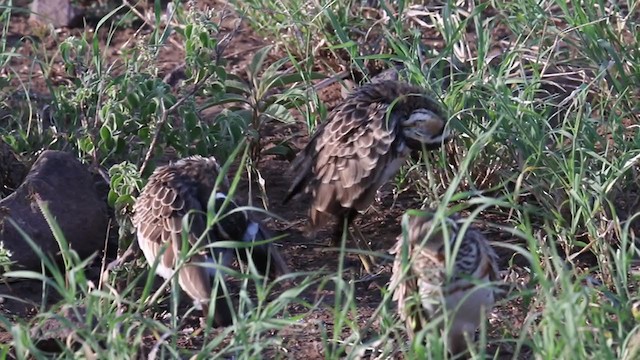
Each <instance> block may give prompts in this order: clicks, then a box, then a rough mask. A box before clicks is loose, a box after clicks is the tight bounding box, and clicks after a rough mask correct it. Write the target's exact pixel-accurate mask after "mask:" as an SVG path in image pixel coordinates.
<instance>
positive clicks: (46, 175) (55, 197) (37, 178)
mask: <svg viewBox="0 0 640 360" xmlns="http://www.w3.org/2000/svg"><path fill="white" fill-rule="evenodd" d="M38 200H41V201H43V202H45V203H47V204H48V208H49V211H50V212H51V214H52V215H53V217H54V218H55V220H56V222H57V223H58V225H59V226H60V228H61V229H62V233H63V234H64V236H65V239H66V240H67V242H68V243H69V246H70V247H71V248H72V249H73V250H75V251H76V252H77V253H78V255H79V256H80V257H81V258H86V257H88V256H90V255H92V254H93V253H95V252H97V251H100V250H102V249H103V248H104V243H105V237H106V233H107V226H108V213H107V205H106V204H105V202H104V201H103V200H101V199H100V197H99V195H98V193H97V191H96V189H95V186H94V181H93V178H92V175H91V174H90V173H89V171H88V170H87V169H86V168H85V167H84V166H83V165H82V164H81V163H80V162H79V161H78V160H77V159H76V158H75V157H73V156H72V155H71V154H68V153H65V152H61V151H52V150H47V151H44V152H43V153H42V154H41V155H40V157H39V158H38V159H37V160H36V162H35V163H34V164H33V167H32V168H31V171H30V172H29V174H28V175H27V177H26V179H25V181H24V183H23V184H22V185H20V187H19V188H18V189H17V190H16V191H15V192H14V193H13V194H11V195H10V196H8V197H7V198H5V199H3V200H1V201H0V241H3V242H4V247H5V249H7V250H9V251H11V253H12V257H11V260H12V261H13V262H14V264H13V265H12V266H11V269H12V270H17V269H28V270H35V271H40V269H41V265H40V258H39V257H38V256H37V255H36V253H35V252H34V251H33V249H32V248H31V247H30V246H29V244H28V243H27V242H26V241H25V239H24V238H23V237H22V235H21V234H20V233H19V232H18V230H17V229H16V228H15V227H14V226H13V224H11V223H10V222H9V221H8V219H12V220H13V221H15V222H16V223H17V225H18V226H19V227H20V228H21V229H22V230H23V231H24V232H25V233H27V234H28V235H29V236H30V238H31V239H32V240H33V241H34V242H35V244H36V245H38V246H39V247H40V249H41V250H42V251H43V252H44V253H46V254H49V255H51V256H56V259H57V260H59V259H60V258H59V255H60V254H59V246H58V243H57V242H56V240H55V238H54V236H53V233H52V232H51V229H50V228H49V225H48V224H47V222H46V220H45V218H44V216H43V215H42V212H41V210H40V207H39V205H38Z"/></svg>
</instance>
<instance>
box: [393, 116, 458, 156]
mask: <svg viewBox="0 0 640 360" xmlns="http://www.w3.org/2000/svg"><path fill="white" fill-rule="evenodd" d="M446 124H447V123H446V121H445V119H443V118H442V117H441V116H440V115H438V114H436V113H435V112H433V111H431V110H427V109H417V110H415V111H413V112H412V113H411V115H409V117H408V118H407V119H405V120H404V121H402V123H401V125H402V132H403V134H404V136H405V139H406V141H407V146H409V147H410V148H412V149H415V150H418V149H422V146H423V145H424V147H425V148H427V150H435V149H438V148H439V147H440V146H442V144H443V143H444V142H446V141H448V140H449V139H451V137H452V136H451V133H450V132H449V130H448V129H447V127H446Z"/></svg>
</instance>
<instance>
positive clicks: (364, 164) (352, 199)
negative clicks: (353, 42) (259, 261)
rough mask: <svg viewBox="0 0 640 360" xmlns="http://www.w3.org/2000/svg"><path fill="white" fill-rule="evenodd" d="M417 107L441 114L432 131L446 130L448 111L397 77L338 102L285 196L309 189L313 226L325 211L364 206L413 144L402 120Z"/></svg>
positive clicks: (302, 158)
mask: <svg viewBox="0 0 640 360" xmlns="http://www.w3.org/2000/svg"><path fill="white" fill-rule="evenodd" d="M417 109H428V110H430V111H432V112H433V113H435V114H437V115H438V116H440V117H441V118H442V123H440V124H436V125H435V126H436V127H438V128H434V129H433V132H434V133H438V132H440V133H442V131H443V128H444V122H445V120H444V119H445V116H443V115H441V114H442V113H441V110H440V107H439V105H438V104H437V103H436V102H435V101H434V100H433V99H431V98H430V97H429V96H427V95H426V94H425V93H424V90H423V89H422V88H419V87H416V86H412V85H409V84H406V83H402V82H397V81H379V82H376V83H371V84H366V85H363V86H362V87H360V88H358V89H357V90H356V91H355V92H354V93H352V94H350V96H348V97H347V98H346V99H345V101H344V102H343V103H342V104H340V105H339V106H337V107H336V108H335V109H334V110H333V111H332V112H331V113H330V114H329V116H328V119H327V121H325V122H324V123H322V124H321V125H320V126H319V127H318V129H317V131H316V132H315V133H314V135H313V137H312V138H311V140H310V142H309V144H308V145H307V146H306V148H305V149H304V150H303V151H302V152H301V153H300V154H299V155H298V157H297V158H296V159H295V160H294V162H293V163H292V165H291V169H292V170H293V171H295V173H296V174H297V175H296V177H295V178H294V180H293V182H292V184H291V187H290V188H289V191H288V193H287V196H286V197H285V199H284V202H286V201H288V200H289V199H290V198H291V197H293V196H295V195H296V194H298V193H300V192H311V194H312V197H313V203H312V205H311V211H310V217H311V221H312V226H313V227H316V226H320V225H322V224H324V222H325V220H326V218H327V215H334V216H340V215H341V214H343V213H344V212H345V211H346V210H348V209H356V210H360V211H361V210H364V209H366V208H367V207H369V206H370V205H371V203H372V202H373V199H374V197H375V193H376V191H377V189H378V188H379V187H380V186H382V185H383V184H384V183H385V182H386V181H388V180H389V178H390V177H391V176H392V175H393V174H394V173H395V171H396V170H397V168H399V167H400V165H401V164H402V162H403V161H404V159H405V158H406V157H407V156H408V154H409V147H414V148H415V147H420V146H421V145H420V144H411V143H409V142H408V141H407V139H405V137H404V136H403V134H402V132H401V126H402V125H401V122H402V121H403V120H405V119H407V118H408V117H409V116H410V115H411V114H412V113H413V112H414V111H415V110H417Z"/></svg>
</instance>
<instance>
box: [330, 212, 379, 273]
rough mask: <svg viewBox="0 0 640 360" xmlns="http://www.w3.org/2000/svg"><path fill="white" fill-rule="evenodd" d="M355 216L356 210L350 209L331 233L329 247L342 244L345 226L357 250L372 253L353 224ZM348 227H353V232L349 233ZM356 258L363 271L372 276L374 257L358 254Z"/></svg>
mask: <svg viewBox="0 0 640 360" xmlns="http://www.w3.org/2000/svg"><path fill="white" fill-rule="evenodd" d="M357 214H358V212H357V211H356V210H353V209H351V210H349V212H348V213H347V214H346V215H345V216H344V217H343V218H342V220H341V221H339V222H338V224H337V225H336V227H335V230H334V232H333V236H332V237H331V240H330V243H329V245H330V246H338V245H339V244H341V243H342V241H341V240H342V234H343V231H344V229H345V225H346V228H347V232H348V234H349V236H350V237H351V238H353V239H354V240H355V243H356V247H357V248H358V250H366V251H369V252H373V250H372V249H371V247H370V246H369V243H368V242H367V241H366V239H365V237H364V235H363V234H362V232H361V231H360V229H359V228H358V226H356V225H355V224H354V223H353V219H354V218H355V217H356V215H357ZM349 225H352V226H353V230H354V231H353V232H351V231H349ZM361 243H364V244H365V249H363V248H362V246H361ZM358 257H359V258H360V262H361V263H362V266H363V267H364V269H365V271H366V272H367V273H368V274H373V268H374V266H375V265H376V262H375V258H374V256H372V255H370V254H360V253H358Z"/></svg>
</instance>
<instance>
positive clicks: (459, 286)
mask: <svg viewBox="0 0 640 360" xmlns="http://www.w3.org/2000/svg"><path fill="white" fill-rule="evenodd" d="M459 221H461V220H460V217H459V216H457V215H454V216H452V217H450V219H449V220H448V224H449V226H448V229H449V236H450V241H451V243H450V244H451V249H452V250H451V251H453V248H454V246H455V239H456V234H457V232H458V231H459V224H458V222H459ZM431 227H433V222H432V218H431V217H430V216H410V217H409V223H408V228H407V231H408V232H407V235H406V240H405V238H404V237H403V236H402V235H400V236H399V237H398V239H397V242H396V244H395V246H394V247H393V248H392V249H391V250H390V253H391V254H394V255H395V261H394V264H393V274H392V277H391V280H390V284H391V288H394V287H395V290H394V294H393V299H394V300H395V301H396V302H397V305H398V313H399V315H400V318H401V319H402V320H403V321H405V322H406V326H407V331H408V333H409V335H411V336H414V335H415V333H417V332H419V331H420V330H421V329H422V328H423V327H424V326H425V325H426V324H427V323H428V322H429V321H430V320H431V319H433V318H434V317H436V316H438V315H439V314H442V306H441V303H442V299H445V302H446V307H447V309H449V311H452V310H455V309H456V308H457V307H458V306H460V308H459V309H458V310H457V313H456V314H455V315H454V316H455V317H454V318H453V321H452V328H451V330H450V333H449V340H448V341H449V344H450V348H451V349H452V352H453V353H458V352H460V351H462V350H463V349H464V348H466V342H465V340H464V335H463V332H465V331H466V332H468V333H470V332H472V331H475V329H476V328H477V327H478V326H479V321H480V318H481V311H483V310H482V309H483V307H484V311H487V310H490V309H491V307H492V306H493V303H494V301H495V293H494V289H492V288H491V287H482V288H476V286H475V285H476V284H477V282H480V283H481V282H483V281H491V282H494V281H497V279H498V258H497V255H496V253H495V251H494V250H493V248H492V247H491V246H490V245H489V243H488V242H487V240H486V238H485V237H484V236H483V235H482V234H481V233H480V232H479V231H478V230H477V229H475V228H474V227H473V226H470V227H469V228H468V229H467V231H466V232H465V234H464V237H463V238H462V241H461V243H460V248H459V249H458V253H457V255H456V258H455V264H454V266H453V270H452V273H451V277H450V278H447V276H446V270H445V267H446V264H445V257H446V256H445V247H444V246H445V245H444V241H445V240H444V235H443V232H442V229H441V228H440V229H436V230H435V231H434V232H433V233H432V234H431V236H430V237H429V239H428V240H427V242H426V243H425V244H424V245H423V246H421V242H422V241H423V239H424V238H425V236H426V235H427V234H428V233H429V231H430V229H431ZM405 241H406V242H407V243H406V245H405V246H407V248H406V249H407V254H408V260H409V261H411V265H410V268H409V269H408V273H406V274H403V271H402V270H403V269H402V264H403V260H402V259H403V254H402V251H403V244H404V242H405ZM472 291H473V295H472V296H473V297H471V298H468V299H466V300H464V302H463V301H462V299H463V298H464V296H466V295H467V294H469V293H471V292H472ZM461 302H462V304H460V303H461ZM471 336H473V334H471Z"/></svg>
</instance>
